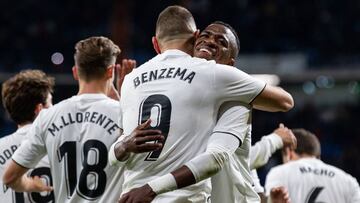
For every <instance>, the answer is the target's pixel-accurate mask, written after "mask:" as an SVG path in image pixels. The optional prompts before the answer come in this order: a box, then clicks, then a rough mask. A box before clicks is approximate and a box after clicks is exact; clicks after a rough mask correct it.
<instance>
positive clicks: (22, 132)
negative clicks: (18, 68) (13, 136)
mask: <svg viewBox="0 0 360 203" xmlns="http://www.w3.org/2000/svg"><path fill="white" fill-rule="evenodd" d="M30 127H31V123H30V124H26V125H24V126H22V127H20V128H18V129H17V130H16V133H18V134H25V133H26V132H27V131H29V129H30Z"/></svg>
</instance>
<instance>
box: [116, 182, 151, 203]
mask: <svg viewBox="0 0 360 203" xmlns="http://www.w3.org/2000/svg"><path fill="white" fill-rule="evenodd" d="M155 196H156V193H155V192H154V191H153V190H152V189H151V187H150V186H149V185H148V184H146V185H144V186H142V187H139V188H135V189H132V190H130V192H128V193H125V194H124V195H122V196H121V197H120V199H119V201H118V203H148V202H149V203H150V202H151V201H152V200H153V199H154V198H155Z"/></svg>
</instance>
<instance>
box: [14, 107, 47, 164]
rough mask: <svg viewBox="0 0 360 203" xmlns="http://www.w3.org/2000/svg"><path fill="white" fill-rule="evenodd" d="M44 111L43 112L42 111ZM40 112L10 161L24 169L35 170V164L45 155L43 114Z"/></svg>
mask: <svg viewBox="0 0 360 203" xmlns="http://www.w3.org/2000/svg"><path fill="white" fill-rule="evenodd" d="M43 111H44V110H43ZM43 111H42V112H41V113H40V114H39V116H38V117H37V118H36V119H35V121H34V123H33V124H32V125H31V127H30V130H29V132H28V133H27V138H28V139H26V140H25V141H24V142H22V144H21V145H20V147H19V148H18V149H17V150H16V151H15V153H14V155H13V156H12V159H13V160H14V161H15V162H16V163H18V164H19V165H21V166H23V167H26V168H35V166H36V165H37V163H38V162H39V161H40V160H41V159H42V158H43V157H44V156H45V155H46V148H45V143H44V140H43V137H42V136H43V132H42V129H44V127H43V126H42V123H41V119H42V117H43V115H44V112H43Z"/></svg>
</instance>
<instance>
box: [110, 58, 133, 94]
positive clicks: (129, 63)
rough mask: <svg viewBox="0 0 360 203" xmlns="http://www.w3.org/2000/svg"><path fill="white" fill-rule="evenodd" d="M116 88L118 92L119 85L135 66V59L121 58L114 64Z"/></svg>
mask: <svg viewBox="0 0 360 203" xmlns="http://www.w3.org/2000/svg"><path fill="white" fill-rule="evenodd" d="M115 67H116V73H117V74H116V89H117V90H118V92H119V94H120V92H121V86H122V83H123V82H124V78H125V76H126V75H127V74H129V73H131V71H132V70H133V69H134V68H136V61H135V60H131V59H123V60H122V62H121V65H120V64H116V66H115Z"/></svg>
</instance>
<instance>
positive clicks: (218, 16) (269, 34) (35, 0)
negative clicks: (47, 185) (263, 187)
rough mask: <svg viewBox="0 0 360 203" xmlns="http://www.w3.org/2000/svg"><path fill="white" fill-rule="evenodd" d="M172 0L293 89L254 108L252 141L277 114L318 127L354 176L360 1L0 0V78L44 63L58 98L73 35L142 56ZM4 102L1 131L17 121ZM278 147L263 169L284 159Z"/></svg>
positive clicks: (65, 92)
mask: <svg viewBox="0 0 360 203" xmlns="http://www.w3.org/2000/svg"><path fill="white" fill-rule="evenodd" d="M172 4H178V5H182V6H185V7H186V8H188V9H189V10H190V11H191V12H192V13H193V15H194V17H195V20H196V23H197V25H198V28H199V29H203V28H205V27H206V26H207V25H208V24H210V23H211V22H213V21H215V20H222V21H224V22H227V23H229V24H230V25H232V26H233V27H234V28H235V29H236V30H237V32H238V34H239V37H240V44H241V50H240V56H239V58H238V60H237V67H239V68H241V69H243V70H245V71H246V72H248V73H251V74H273V75H275V76H276V77H275V79H279V80H278V82H279V85H280V86H282V87H283V88H284V89H286V90H287V91H289V92H290V93H291V94H292V95H293V97H294V99H295V108H294V109H293V110H291V111H290V112H288V113H275V114H274V113H271V114H270V113H264V112H259V111H255V112H254V117H253V118H254V119H253V142H255V141H257V140H259V139H260V137H261V136H262V135H265V134H269V133H271V132H272V131H273V130H274V129H275V128H277V126H278V124H279V123H280V122H282V123H284V124H285V125H286V126H288V127H289V128H305V129H308V130H310V131H312V132H314V133H315V134H316V135H317V136H318V137H319V139H320V141H321V144H322V159H323V160H324V161H325V162H327V163H330V164H333V165H335V166H338V167H340V168H342V169H343V170H345V171H346V172H348V173H350V174H351V175H353V176H355V177H356V178H357V179H358V181H360V125H359V121H360V119H358V116H359V115H360V105H359V96H360V49H359V48H360V37H358V36H360V12H359V10H360V1H357V0H348V1H338V0H303V1H296V0H251V1H250V0H221V1H219V0H196V1H195V0H182V1H169V0H168V1H165V0H158V1H140V0H119V1H115V0H113V1H111V0H101V1H100V0H96V1H85V0H78V1H73V0H71V1H70V0H62V1H60V0H58V1H55V0H53V1H51V0H50V1H40V0H22V1H21V2H19V1H0V11H1V12H0V24H1V25H2V26H1V27H0V82H1V83H2V82H3V81H4V80H6V79H7V78H9V77H11V76H12V75H14V74H15V73H17V72H18V71H20V70H23V69H30V68H31V69H33V68H36V69H42V70H44V71H45V72H47V73H49V74H50V75H52V76H54V77H55V78H56V88H55V93H54V103H57V102H59V101H61V100H62V99H65V98H68V97H70V96H71V95H73V94H76V91H77V86H76V82H75V81H74V80H73V79H72V76H71V75H70V73H71V68H72V65H73V63H74V62H73V53H74V45H75V43H76V42H77V41H79V40H81V39H84V38H86V37H89V36H94V35H103V36H107V37H109V38H111V39H112V40H114V41H115V42H116V43H117V44H118V45H119V46H120V48H121V49H122V55H121V58H133V59H136V60H137V62H138V64H142V63H143V62H145V61H146V60H148V59H150V58H151V57H153V56H154V55H155V52H154V51H153V49H152V44H151V37H152V36H153V34H154V29H155V22H156V19H157V15H158V14H159V13H160V11H161V10H162V9H164V8H165V7H166V6H168V5H172ZM15 128H16V126H15V125H14V123H12V122H11V121H10V120H9V118H8V116H7V115H6V113H5V112H4V109H3V108H2V106H1V108H0V136H4V135H7V134H9V133H12V132H13V131H15ZM279 155H280V154H279V153H278V154H277V155H275V156H274V158H272V159H271V161H270V162H269V163H268V164H267V165H266V166H265V167H263V168H262V169H261V170H260V178H261V179H262V181H263V180H264V176H265V175H266V172H267V170H268V169H269V168H270V167H271V166H273V165H276V164H279V163H280V156H279Z"/></svg>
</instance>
